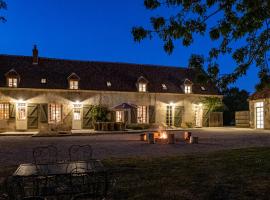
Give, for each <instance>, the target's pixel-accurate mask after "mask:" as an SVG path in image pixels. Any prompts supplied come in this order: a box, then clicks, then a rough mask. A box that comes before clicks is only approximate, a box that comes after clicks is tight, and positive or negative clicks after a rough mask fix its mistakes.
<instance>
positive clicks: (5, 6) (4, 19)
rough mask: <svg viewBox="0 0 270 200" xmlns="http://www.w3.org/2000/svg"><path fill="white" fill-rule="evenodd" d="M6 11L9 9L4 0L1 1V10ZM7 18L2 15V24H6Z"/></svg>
mask: <svg viewBox="0 0 270 200" xmlns="http://www.w3.org/2000/svg"><path fill="white" fill-rule="evenodd" d="M1 9H2V10H6V9H7V3H6V2H5V1H4V0H0V10H1ZM6 21H7V20H6V18H5V17H4V16H2V15H0V22H6Z"/></svg>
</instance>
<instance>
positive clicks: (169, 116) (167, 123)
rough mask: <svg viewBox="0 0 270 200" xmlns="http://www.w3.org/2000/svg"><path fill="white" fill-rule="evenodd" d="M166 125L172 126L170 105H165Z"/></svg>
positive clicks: (171, 108)
mask: <svg viewBox="0 0 270 200" xmlns="http://www.w3.org/2000/svg"><path fill="white" fill-rule="evenodd" d="M166 125H167V126H172V125H173V106H172V105H170V104H169V105H166Z"/></svg>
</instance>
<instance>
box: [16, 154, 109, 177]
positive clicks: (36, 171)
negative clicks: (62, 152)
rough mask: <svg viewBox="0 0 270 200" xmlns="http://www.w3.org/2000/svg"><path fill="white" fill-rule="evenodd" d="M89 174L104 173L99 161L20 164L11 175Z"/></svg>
mask: <svg viewBox="0 0 270 200" xmlns="http://www.w3.org/2000/svg"><path fill="white" fill-rule="evenodd" d="M74 169H76V173H91V172H100V171H104V170H105V168H104V166H103V164H102V163H101V161H100V160H95V159H93V160H90V161H72V162H58V163H52V164H33V163H27V164H20V165H19V167H18V168H17V170H16V171H15V172H14V173H13V175H12V176H13V177H18V178H19V177H22V178H23V177H35V176H40V175H46V176H57V175H66V174H71V173H74V171H73V170H74Z"/></svg>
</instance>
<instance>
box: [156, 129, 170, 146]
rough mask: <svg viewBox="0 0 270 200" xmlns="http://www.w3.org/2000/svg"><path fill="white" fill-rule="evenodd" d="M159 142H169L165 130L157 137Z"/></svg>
mask: <svg viewBox="0 0 270 200" xmlns="http://www.w3.org/2000/svg"><path fill="white" fill-rule="evenodd" d="M155 142H156V143H157V144H168V134H167V133H166V132H165V131H162V132H161V133H159V137H157V138H155Z"/></svg>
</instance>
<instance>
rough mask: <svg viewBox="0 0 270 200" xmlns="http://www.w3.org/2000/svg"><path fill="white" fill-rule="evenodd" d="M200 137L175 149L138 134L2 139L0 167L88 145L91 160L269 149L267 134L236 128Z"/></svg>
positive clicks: (65, 154) (201, 132) (179, 134)
mask: <svg viewBox="0 0 270 200" xmlns="http://www.w3.org/2000/svg"><path fill="white" fill-rule="evenodd" d="M192 133H193V135H195V136H198V137H199V144H195V145H191V144H186V143H184V142H179V143H177V144H175V145H162V144H153V145H149V144H147V143H145V142H141V141H139V134H111V135H110V134H108V135H93V136H70V137H31V136H1V137H0V166H8V165H17V164H19V163H26V162H31V161H32V149H33V148H34V147H36V146H42V145H49V144H52V145H55V146H57V148H58V150H59V159H60V160H65V159H67V158H68V148H69V146H71V145H73V144H90V145H92V147H93V149H94V157H95V158H98V159H103V158H111V157H132V156H144V157H159V156H168V155H186V154H194V153H204V152H211V151H218V150H223V149H235V148H245V147H258V146H268V147H270V132H269V131H255V130H251V129H236V128H204V129H194V130H192ZM175 134H176V137H177V138H183V132H182V131H175Z"/></svg>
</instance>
